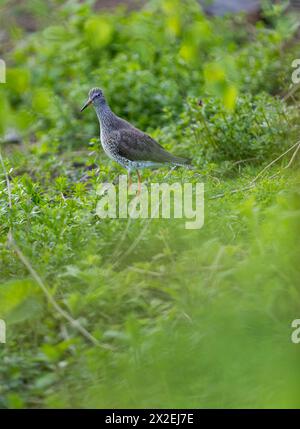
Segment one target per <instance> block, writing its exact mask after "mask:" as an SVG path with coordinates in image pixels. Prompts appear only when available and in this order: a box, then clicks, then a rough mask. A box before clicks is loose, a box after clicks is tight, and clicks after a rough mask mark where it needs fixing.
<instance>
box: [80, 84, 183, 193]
mask: <svg viewBox="0 0 300 429" xmlns="http://www.w3.org/2000/svg"><path fill="white" fill-rule="evenodd" d="M90 104H93V105H94V108H95V111H96V114H97V117H98V119H99V123H100V139H101V144H102V147H103V149H104V152H105V153H106V155H108V156H109V157H110V158H111V159H113V160H114V161H116V162H118V163H119V164H120V165H122V166H123V167H125V168H126V169H127V171H128V183H129V186H131V183H132V181H131V172H132V171H134V170H136V172H137V175H138V194H139V193H140V191H141V177H140V173H139V170H140V169H142V168H147V167H148V168H155V167H161V166H163V165H178V166H184V167H189V165H190V162H189V160H188V159H184V158H180V157H177V156H174V155H172V154H171V153H169V152H167V151H166V150H165V149H164V148H163V147H162V146H160V145H159V144H158V143H157V142H156V141H155V140H154V139H153V138H152V137H150V136H148V135H147V134H145V133H144V132H143V131H140V130H139V129H137V128H135V127H134V126H133V125H131V124H130V123H129V122H127V121H125V120H124V119H122V118H119V117H118V116H117V115H115V114H114V113H113V112H112V110H111V109H110V107H109V105H108V104H107V102H106V100H105V97H104V95H103V92H102V90H101V89H100V88H93V89H91V90H90V92H89V98H88V100H87V101H86V103H85V104H84V106H83V107H82V108H81V112H82V111H83V110H84V109H85V108H86V107H88V106H89V105H90Z"/></svg>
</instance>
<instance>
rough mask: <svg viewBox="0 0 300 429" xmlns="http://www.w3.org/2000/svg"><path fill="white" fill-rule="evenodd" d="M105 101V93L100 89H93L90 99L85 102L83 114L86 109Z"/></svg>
mask: <svg viewBox="0 0 300 429" xmlns="http://www.w3.org/2000/svg"><path fill="white" fill-rule="evenodd" d="M103 101H105V99H104V95H103V92H102V90H101V89H100V88H93V89H91V90H90V92H89V98H88V99H87V101H86V102H85V104H84V105H83V106H82V108H81V110H80V111H81V112H82V111H83V110H84V109H86V108H87V107H88V106H89V105H90V104H92V103H93V104H94V105H96V104H100V103H102V102H103Z"/></svg>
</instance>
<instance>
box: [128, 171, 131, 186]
mask: <svg viewBox="0 0 300 429" xmlns="http://www.w3.org/2000/svg"><path fill="white" fill-rule="evenodd" d="M131 185H132V179H131V175H130V171H128V189H129V190H130V188H131Z"/></svg>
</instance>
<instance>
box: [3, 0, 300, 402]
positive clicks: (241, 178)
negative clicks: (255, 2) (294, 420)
mask: <svg viewBox="0 0 300 429" xmlns="http://www.w3.org/2000/svg"><path fill="white" fill-rule="evenodd" d="M172 4H173V2H172V3H171V2H157V1H154V2H151V4H150V6H149V8H148V10H142V11H139V12H132V13H129V14H128V13H125V12H124V11H122V10H120V11H115V12H114V13H111V14H109V15H105V16H106V18H105V23H106V25H107V28H106V30H105V31H106V32H104V33H99V34H100V36H99V34H98V33H97V32H96V33H97V34H98V36H99V39H97V45H94V42H93V40H94V39H93V38H94V36H95V34H94V33H95V31H96V30H95V27H94V24H93V22H96V23H99V22H100V21H101V22H104V21H103V20H104V18H103V15H101V14H94V15H92V13H91V11H90V9H89V8H88V7H87V6H86V5H79V4H77V3H75V2H71V3H68V5H67V6H64V5H63V6H61V8H60V9H59V11H58V12H57V16H56V22H57V26H55V27H50V28H49V27H48V28H45V29H42V30H40V31H38V32H36V33H34V34H31V35H28V34H27V35H25V36H24V37H23V38H22V40H13V41H11V43H12V48H11V50H10V52H9V53H8V54H7V58H8V63H9V67H8V71H9V74H8V77H9V76H13V79H12V78H9V79H8V83H7V85H2V86H1V85H0V91H1V99H0V108H1V109H2V110H1V116H0V128H1V131H2V136H3V137H2V140H1V153H2V157H3V159H4V163H5V169H6V171H7V173H8V175H9V181H10V184H11V195H12V208H11V209H10V208H9V204H8V201H9V194H8V189H7V184H6V181H5V175H4V172H3V171H2V170H1V180H0V276H1V277H0V279H1V281H0V318H1V319H4V320H5V321H6V323H7V343H6V344H5V346H4V345H2V344H1V345H0V359H1V365H0V380H1V383H0V406H1V407H4V408H25V407H31V408H39V407H58V408H62V407H68V408H69V407H70V408H72V407H83V408H90V407H97V408H101V407H116V408H117V407H157V408H159V407H180V408H184V407H194V408H199V407H225V408H233V407H258V408H269V407H271V408H273V407H280V408H288V407H297V408H298V407H299V406H300V403H299V397H300V395H299V393H300V392H299V385H300V383H299V368H298V367H299V364H298V362H299V353H300V347H299V345H296V344H293V343H292V342H291V334H292V328H291V322H292V321H293V320H294V319H297V318H299V314H300V306H299V302H300V301H299V294H300V290H299V279H300V273H299V263H298V255H299V250H300V249H299V240H298V230H299V222H300V216H299V214H300V205H299V201H300V199H299V168H298V167H299V157H298V155H297V156H295V158H294V160H293V163H292V164H291V165H289V167H288V168H284V167H285V166H287V165H288V163H289V160H290V159H291V157H292V155H293V153H294V151H295V150H296V147H295V148H294V150H292V151H290V152H289V153H287V154H286V155H285V156H284V157H282V158H281V159H279V160H278V161H277V162H276V163H274V164H272V165H270V166H269V167H268V168H267V169H266V170H265V171H264V172H263V174H260V173H261V172H262V171H263V169H264V167H266V166H267V165H268V164H269V163H270V162H271V161H272V160H275V159H276V158H277V157H278V156H279V155H280V154H282V153H284V152H285V151H286V150H287V149H288V148H289V147H292V145H295V143H296V142H297V139H298V129H299V127H298V124H297V115H298V106H297V103H296V99H295V100H293V101H292V102H291V101H290V100H287V101H286V102H285V101H282V99H281V98H280V97H279V94H282V93H284V92H286V91H287V90H288V88H289V83H290V82H289V79H288V77H287V76H288V73H289V72H290V70H289V67H290V64H291V61H290V59H291V58H293V55H295V51H296V50H297V49H296V48H298V47H299V43H298V41H297V39H296V38H295V35H294V31H293V26H292V23H293V18H292V17H290V16H289V15H286V14H279V13H277V9H276V10H273V12H271V9H270V10H268V11H265V14H266V16H265V18H264V22H259V23H257V24H256V25H251V24H249V23H247V24H245V20H244V18H243V17H235V18H222V19H221V18H214V19H208V18H206V17H205V16H204V15H203V14H202V13H201V12H199V9H198V8H196V6H195V4H192V3H190V5H189V6H188V5H187V3H184V6H181V9H180V8H179V9H178V10H179V13H177V12H176V11H177V9H176V8H174V9H173V8H172V7H171V5H172ZM177 6H178V5H177ZM157 9H159V14H157ZM155 11H156V14H155V16H156V17H157V19H155V20H153V16H154V15H153V14H154V12H155ZM180 12H181V13H180ZM183 12H185V13H183ZM66 16H67V17H69V24H68V26H67V27H64V26H61V24H60V23H61V22H62V20H63V19H65V17H66ZM233 26H235V28H234V29H235V31H233V30H232V29H233ZM287 27H288V28H289V31H286V29H287ZM15 34H18V33H15ZM97 34H96V35H97ZM103 34H104V35H103ZM150 34H151V35H153V37H155V38H156V39H157V40H156V44H155V49H154V48H152V50H151V49H150V50H149V51H147V55H145V52H146V49H145V47H146V46H147V47H148V42H147V40H148V39H149V37H150ZM104 36H105V37H104ZM200 36H201V37H200ZM101 37H102V38H101ZM103 37H104V38H103ZM204 42H205V43H204ZM287 45H288V47H287V48H285V49H284V47H285V46H287ZM58 47H60V50H59V51H58ZM58 52H60V53H59V54H58ZM249 57H251V58H252V60H251V61H250V62H249V61H248V60H247V59H248V58H249ZM83 58H84V59H85V60H84V61H83ZM230 58H232V60H230ZM270 76H271V77H272V78H271V77H270ZM70 77H71V78H72V79H70ZM94 83H95V84H97V86H98V85H101V86H103V87H104V89H105V90H106V93H107V96H108V98H109V101H110V102H111V105H112V107H113V109H114V110H116V111H117V113H119V114H121V115H122V116H124V117H127V118H128V119H130V120H132V121H133V122H134V123H135V124H136V125H137V126H140V127H143V129H145V130H148V131H149V132H151V134H152V135H153V136H154V137H156V138H157V139H158V140H159V141H160V142H161V143H162V144H163V145H164V146H165V147H166V148H167V149H169V150H171V151H172V152H174V153H176V154H178V155H185V156H190V157H192V158H193V161H194V165H195V167H196V170H195V171H194V170H191V171H185V170H183V169H177V170H175V171H173V172H172V173H171V175H170V177H169V178H168V182H170V183H172V182H181V183H185V182H192V183H196V182H198V181H201V182H203V183H204V184H205V223H204V226H203V228H202V229H200V230H186V229H185V228H184V224H185V220H184V219H183V220H178V219H177V220H162V219H158V220H151V221H150V222H148V221H147V220H146V221H145V220H141V219H137V220H132V221H130V222H128V220H126V219H122V220H121V219H117V220H115V219H105V220H103V219H100V218H98V217H97V216H96V212H95V209H96V205H97V201H98V197H97V194H96V190H97V187H98V185H99V184H100V183H102V182H105V181H112V180H113V179H114V178H115V177H116V175H118V174H120V173H124V171H123V170H122V169H121V168H120V167H118V166H117V165H116V164H114V163H112V162H111V161H110V160H108V159H107V158H106V156H105V155H104V153H103V151H102V149H100V148H99V141H98V139H96V138H95V136H97V135H98V130H97V123H96V120H95V115H94V113H93V112H91V111H90V112H87V114H86V115H84V116H82V117H79V114H78V109H79V107H80V105H81V104H82V102H83V101H84V99H85V97H86V90H87V89H88V87H89V86H93V84H94ZM200 97H201V98H202V100H203V103H204V105H203V107H200V106H198V104H197V103H198V100H199V98H200ZM12 126H13V127H14V128H17V130H18V132H19V133H20V135H21V138H22V143H20V144H19V145H15V146H14V145H12V144H8V143H5V138H4V135H5V132H6V131H7V130H8V129H9V128H11V127H12ZM167 171H168V170H166V169H162V170H158V171H152V172H151V171H145V172H143V179H144V181H145V182H146V183H150V182H161V181H163V180H164V177H165V175H166V173H167ZM258 175H259V176H258ZM256 178H257V179H256ZM255 179H256V180H255ZM254 180H255V182H253V181H254ZM253 183H254V185H253V186H250V185H251V184H253ZM10 230H11V231H12V234H13V237H14V240H15V243H16V246H17V247H12V246H9V243H8V233H9V231H10ZM137 237H139V241H138V242H137V243H136V246H135V247H134V248H133V249H132V251H130V252H128V249H129V248H130V246H131V244H132V243H133V242H135V240H136V239H137ZM18 252H19V253H18ZM20 252H21V253H20ZM22 255H25V257H26V258H27V259H26V260H27V261H28V264H29V265H28V264H27V267H26V264H25V265H24V260H23V262H22ZM28 266H29V268H30V269H31V270H34V273H33V272H32V271H31V273H30V271H29V270H28ZM35 274H37V275H38V276H39V277H40V278H41V282H42V284H41V282H40V283H39V282H37V281H36V279H35V278H34V276H35ZM41 285H42V286H43V285H45V286H46V287H47V289H48V290H49V291H50V293H51V296H52V297H53V298H54V299H55V302H56V304H57V305H59V309H57V308H55V307H54V306H53V305H52V303H51V302H50V301H49V300H48V299H47V297H46V295H45V293H44V292H43V290H42V288H41ZM61 309H63V310H64V311H67V313H68V314H69V315H70V316H71V317H72V318H73V319H74V320H78V322H79V323H80V325H81V326H82V327H84V328H85V329H86V330H87V331H88V332H89V333H90V334H91V335H92V336H93V338H95V339H96V340H97V342H98V343H99V345H98V346H96V345H94V344H93V343H92V342H91V341H90V340H89V338H87V337H86V336H85V335H82V333H81V332H79V331H78V329H76V327H74V326H73V325H72V324H70V323H69V322H68V321H67V320H66V318H65V317H63V315H62V314H61Z"/></svg>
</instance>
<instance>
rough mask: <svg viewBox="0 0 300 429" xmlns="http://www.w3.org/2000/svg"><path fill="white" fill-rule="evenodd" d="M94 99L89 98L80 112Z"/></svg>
mask: <svg viewBox="0 0 300 429" xmlns="http://www.w3.org/2000/svg"><path fill="white" fill-rule="evenodd" d="M92 101H93V100H91V99H90V98H89V99H88V101H87V102H86V103H85V104H84V105H83V106H82V108H81V109H80V112H82V111H83V110H84V109H86V108H87V107H88V106H89V105H90V104H91V103H92Z"/></svg>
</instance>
